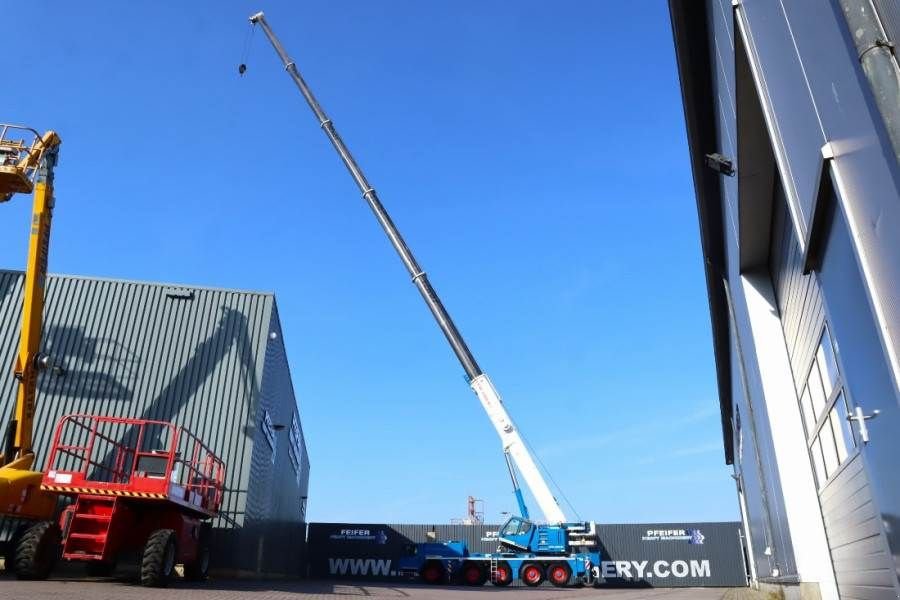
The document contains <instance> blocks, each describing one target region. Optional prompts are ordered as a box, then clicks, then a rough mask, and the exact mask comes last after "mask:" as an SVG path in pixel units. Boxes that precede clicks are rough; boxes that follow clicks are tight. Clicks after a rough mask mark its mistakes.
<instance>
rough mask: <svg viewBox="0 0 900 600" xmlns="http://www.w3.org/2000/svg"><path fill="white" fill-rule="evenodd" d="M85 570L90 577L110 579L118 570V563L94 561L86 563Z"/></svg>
mask: <svg viewBox="0 0 900 600" xmlns="http://www.w3.org/2000/svg"><path fill="white" fill-rule="evenodd" d="M84 570H85V571H87V574H88V576H89V577H109V576H110V575H112V574H113V572H114V571H115V570H116V561H114V560H92V561H90V562H88V563H85V565H84Z"/></svg>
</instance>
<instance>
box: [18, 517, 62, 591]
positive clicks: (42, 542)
mask: <svg viewBox="0 0 900 600" xmlns="http://www.w3.org/2000/svg"><path fill="white" fill-rule="evenodd" d="M59 544H60V533H59V527H58V526H57V525H56V523H54V522H53V521H38V522H37V523H35V524H34V525H31V526H30V527H28V529H26V530H25V532H24V533H23V534H22V537H20V538H19V542H18V544H16V549H15V560H14V562H13V569H14V570H15V572H16V577H18V578H19V579H46V578H47V576H48V575H50V571H52V570H53V566H54V565H55V564H56V560H57V558H59Z"/></svg>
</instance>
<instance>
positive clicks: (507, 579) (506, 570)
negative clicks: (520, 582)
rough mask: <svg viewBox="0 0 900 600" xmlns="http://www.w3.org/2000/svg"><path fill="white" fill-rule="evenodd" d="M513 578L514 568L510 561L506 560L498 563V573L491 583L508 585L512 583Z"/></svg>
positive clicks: (498, 585)
mask: <svg viewBox="0 0 900 600" xmlns="http://www.w3.org/2000/svg"><path fill="white" fill-rule="evenodd" d="M512 580H513V576H512V568H510V566H509V563H508V562H506V561H501V562H499V563H497V575H496V576H495V577H494V578H493V579H491V583H493V584H494V585H496V586H497V587H506V586H508V585H509V584H511V583H512Z"/></svg>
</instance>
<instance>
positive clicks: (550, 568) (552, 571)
mask: <svg viewBox="0 0 900 600" xmlns="http://www.w3.org/2000/svg"><path fill="white" fill-rule="evenodd" d="M558 569H563V570H564V571H565V573H566V577H565V579H562V578H560V579H559V580H557V579H556V577H555V576H556V571H557V570H558ZM546 576H547V579H548V580H550V583H552V584H553V585H554V586H555V587H566V586H567V585H569V580H570V579H572V569H570V568H569V565H567V564H566V563H550V564H549V565H547V571H546Z"/></svg>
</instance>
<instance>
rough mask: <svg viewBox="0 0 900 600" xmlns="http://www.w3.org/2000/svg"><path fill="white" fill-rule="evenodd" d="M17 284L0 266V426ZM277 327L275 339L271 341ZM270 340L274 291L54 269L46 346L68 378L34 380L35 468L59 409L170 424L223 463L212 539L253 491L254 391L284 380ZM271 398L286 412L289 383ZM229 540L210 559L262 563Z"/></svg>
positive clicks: (8, 408)
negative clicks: (229, 548)
mask: <svg viewBox="0 0 900 600" xmlns="http://www.w3.org/2000/svg"><path fill="white" fill-rule="evenodd" d="M22 280H23V276H22V274H21V273H20V272H12V271H0V368H9V369H10V375H9V376H8V377H0V415H2V416H3V420H4V422H5V420H6V418H7V417H6V416H7V415H10V414H11V412H12V410H13V406H14V403H15V394H16V382H15V380H14V379H13V377H12V375H11V370H12V365H13V361H14V357H15V353H16V349H17V345H18V336H19V330H20V319H21V314H20V313H21V305H22ZM273 324H274V325H275V326H276V327H277V338H278V339H277V344H275V343H274V341H273V340H271V339H270V336H269V333H270V328H271V327H272V326H273ZM275 345H277V346H279V347H280V348H281V356H282V357H283V354H284V352H283V342H282V341H281V330H280V326H278V325H277V313H276V312H275V310H274V297H273V296H272V295H270V294H260V293H253V292H243V291H233V290H220V289H206V288H194V287H184V286H166V285H160V284H152V283H140V282H131V281H118V280H106V279H92V278H83V277H70V276H53V275H51V276H50V277H49V281H48V285H47V291H46V309H45V320H44V330H43V344H42V347H43V350H44V351H45V352H46V353H48V354H49V355H50V356H51V357H52V359H53V361H54V362H55V363H57V364H59V365H60V366H62V367H63V368H64V369H65V374H64V375H62V376H60V375H57V374H54V373H51V372H44V373H42V374H41V376H40V379H39V388H38V402H37V416H36V420H35V454H36V465H37V466H38V468H43V466H44V462H45V460H46V453H47V450H48V447H49V444H50V439H51V435H52V428H53V425H54V424H55V423H56V421H57V420H58V418H59V417H60V416H61V415H63V414H67V413H72V412H85V413H90V414H105V415H112V416H129V417H141V418H152V419H159V420H164V421H172V422H175V423H176V424H179V425H184V426H185V427H187V428H188V429H190V430H191V431H193V432H194V433H195V434H196V435H198V436H199V437H200V438H201V439H203V440H204V441H205V442H206V444H207V445H208V446H209V447H210V448H211V449H212V450H213V451H214V452H216V453H217V454H218V455H219V456H220V457H221V458H222V459H223V460H224V461H225V463H226V465H227V480H226V488H227V491H226V494H225V497H224V504H223V508H224V510H223V515H222V517H221V518H219V519H218V520H217V522H216V528H217V531H218V535H219V536H220V537H221V536H223V535H225V534H224V532H225V531H228V530H233V529H234V528H236V527H241V526H243V525H244V523H245V517H246V514H245V513H246V510H247V504H248V490H249V489H254V490H257V491H259V490H260V485H259V484H257V482H255V481H254V479H253V477H254V476H255V474H253V473H251V468H250V467H251V460H250V459H251V454H252V451H253V446H254V436H255V435H257V430H258V426H257V423H258V417H257V415H258V414H259V406H258V404H259V402H260V399H261V398H262V396H263V394H262V391H261V387H263V386H265V385H266V381H276V380H280V381H288V382H289V381H290V374H289V372H288V371H287V363H286V361H284V360H280V361H275V362H273V363H272V364H268V362H267V352H268V353H271V347H273V346H275ZM267 402H268V405H269V406H273V407H274V406H278V408H279V410H282V411H284V412H288V411H290V410H296V401H295V399H294V395H293V390H292V389H290V387H289V386H288V387H285V386H284V385H280V386H276V387H275V388H273V390H272V393H271V394H270V396H269V398H268V400H267ZM285 407H287V408H285ZM4 429H5V426H4ZM287 467H288V468H290V464H288V465H287ZM282 468H283V467H282ZM293 479H294V478H293V473H292V476H291V477H283V476H282V475H281V474H279V475H277V476H271V477H268V478H267V479H266V481H265V485H269V486H275V487H277V488H278V489H279V490H280V489H281V488H283V487H291V482H292V481H293ZM294 487H296V483H295V484H294ZM261 491H263V492H264V493H268V492H266V490H265V489H262V490H261ZM269 492H271V488H270V490H269ZM294 493H297V492H294ZM303 493H304V495H305V493H306V492H305V491H304V492H303ZM260 518H262V519H265V518H267V515H265V514H263V515H260ZM297 521H299V519H297ZM236 533H237V532H234V533H233V534H229V535H231V536H232V537H234V535H235V534H236ZM241 537H243V535H242V536H241ZM224 543H225V540H224V538H223V544H224ZM237 547H238V544H237V543H235V552H233V553H231V552H230V553H228V555H225V556H222V555H221V554H220V556H219V557H218V558H217V561H216V562H217V563H219V564H223V563H224V564H225V566H230V567H234V568H253V569H256V568H261V565H260V564H259V563H258V561H257V560H256V558H257V557H256V556H253V557H252V559H253V560H252V561H250V559H249V558H248V557H247V553H246V552H244V551H243V550H241V551H240V552H237ZM248 561H250V562H248Z"/></svg>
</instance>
